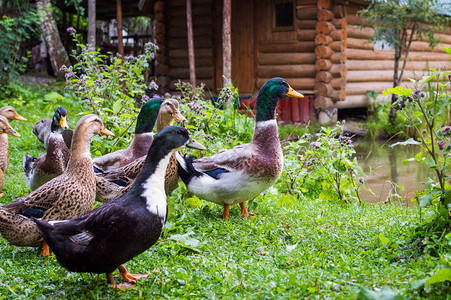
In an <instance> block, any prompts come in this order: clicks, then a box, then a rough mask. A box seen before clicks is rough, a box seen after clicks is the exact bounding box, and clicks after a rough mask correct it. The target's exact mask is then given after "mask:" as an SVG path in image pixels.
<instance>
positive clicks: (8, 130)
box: [6, 127, 20, 137]
mask: <svg viewBox="0 0 451 300" xmlns="http://www.w3.org/2000/svg"><path fill="white" fill-rule="evenodd" d="M6 133H7V134H10V135H12V136H17V137H20V134H19V133H18V132H17V131H15V130H14V129H12V128H11V127H8V128H6Z"/></svg>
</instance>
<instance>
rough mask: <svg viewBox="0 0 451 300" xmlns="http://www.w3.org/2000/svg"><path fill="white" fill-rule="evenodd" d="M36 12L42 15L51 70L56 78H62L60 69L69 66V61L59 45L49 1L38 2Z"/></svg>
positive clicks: (59, 39) (42, 25)
mask: <svg viewBox="0 0 451 300" xmlns="http://www.w3.org/2000/svg"><path fill="white" fill-rule="evenodd" d="M38 10H39V12H40V13H41V14H42V19H41V27H42V32H43V34H44V39H45V44H46V46H47V50H48V53H49V59H50V63H51V65H52V69H53V71H54V72H55V74H56V76H57V77H58V78H63V76H64V72H62V71H60V68H61V66H62V65H66V66H69V65H70V61H69V56H68V55H67V52H66V49H65V48H64V46H63V43H61V38H60V36H59V32H58V28H57V27H56V22H55V19H54V18H53V15H52V4H51V3H50V0H39V1H38Z"/></svg>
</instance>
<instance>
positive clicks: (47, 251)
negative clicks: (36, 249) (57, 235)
mask: <svg viewBox="0 0 451 300" xmlns="http://www.w3.org/2000/svg"><path fill="white" fill-rule="evenodd" d="M47 255H50V249H49V245H48V244H47V243H46V242H44V243H42V253H41V254H39V256H42V257H44V256H47Z"/></svg>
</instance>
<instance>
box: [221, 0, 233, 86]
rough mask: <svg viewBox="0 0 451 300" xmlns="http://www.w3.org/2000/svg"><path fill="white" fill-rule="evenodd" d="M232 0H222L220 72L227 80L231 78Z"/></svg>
mask: <svg viewBox="0 0 451 300" xmlns="http://www.w3.org/2000/svg"><path fill="white" fill-rule="evenodd" d="M231 16H232V1H231V0H224V6H223V19H222V22H223V23H222V49H223V50H222V51H223V56H222V65H223V67H222V73H223V75H224V76H225V77H226V79H227V80H231V79H232V38H231V36H230V34H231Z"/></svg>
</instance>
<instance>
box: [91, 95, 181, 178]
mask: <svg viewBox="0 0 451 300" xmlns="http://www.w3.org/2000/svg"><path fill="white" fill-rule="evenodd" d="M163 100H164V99H162V98H153V99H151V100H149V101H148V102H147V103H145V104H144V105H143V106H142V107H141V110H140V112H139V115H138V119H137V121H136V129H135V135H134V137H133V140H132V142H131V143H130V146H128V148H127V149H121V150H117V151H115V152H112V153H108V154H106V155H103V156H100V157H96V158H94V159H93V160H92V161H93V163H94V166H95V167H96V169H98V170H100V171H101V172H108V171H110V170H114V169H116V168H120V167H122V166H125V165H127V164H129V163H131V162H133V161H135V160H136V159H138V158H140V157H143V156H145V155H146V154H147V152H148V151H149V148H150V145H151V144H152V140H153V133H152V131H153V127H154V125H155V122H156V120H157V117H158V112H159V110H161V109H171V118H172V116H173V117H174V118H176V119H177V120H179V121H183V120H185V118H184V117H183V116H182V115H181V114H180V112H179V110H178V105H177V107H175V106H174V105H172V104H170V105H168V104H166V105H164V106H163V105H162V103H163ZM177 104H178V102H177Z"/></svg>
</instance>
